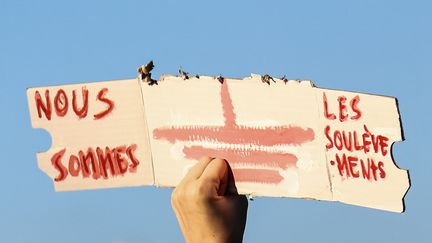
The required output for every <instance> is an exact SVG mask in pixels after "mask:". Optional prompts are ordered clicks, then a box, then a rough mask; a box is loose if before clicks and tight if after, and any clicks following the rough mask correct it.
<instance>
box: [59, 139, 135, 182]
mask: <svg viewBox="0 0 432 243" xmlns="http://www.w3.org/2000/svg"><path fill="white" fill-rule="evenodd" d="M136 149H137V145H136V144H132V145H130V146H124V145H122V146H118V147H115V148H112V149H111V148H109V147H106V148H105V150H103V149H102V148H100V147H96V149H93V148H92V147H89V148H88V149H87V150H79V151H78V153H77V155H75V154H70V155H69V160H68V164H67V167H66V166H65V165H64V164H63V163H62V158H63V156H64V154H65V152H66V149H62V150H60V151H59V152H57V153H55V154H54V155H53V156H52V158H51V163H52V165H53V166H54V168H55V169H56V170H57V171H58V173H59V175H58V176H57V177H56V178H55V179H54V180H55V181H57V182H60V181H64V180H65V179H66V178H67V176H68V175H71V176H72V177H78V176H79V175H80V174H81V176H82V178H84V179H90V178H91V179H93V180H97V179H99V178H100V177H102V178H104V179H108V178H109V177H115V176H119V175H124V174H125V173H127V172H128V171H129V173H136V171H137V167H138V165H139V163H140V162H139V160H138V159H137V158H136V156H135V151H136ZM84 151H85V152H84ZM128 168H129V170H128ZM108 171H110V175H109V174H108ZM90 176H91V177H90Z"/></svg>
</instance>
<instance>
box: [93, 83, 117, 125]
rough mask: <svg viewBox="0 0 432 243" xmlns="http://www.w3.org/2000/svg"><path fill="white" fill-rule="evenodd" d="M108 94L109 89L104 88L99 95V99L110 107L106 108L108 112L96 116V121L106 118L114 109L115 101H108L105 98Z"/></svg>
mask: <svg viewBox="0 0 432 243" xmlns="http://www.w3.org/2000/svg"><path fill="white" fill-rule="evenodd" d="M107 92H108V89H107V88H103V89H101V90H100V91H99V93H98V95H97V99H98V100H100V101H102V102H104V103H105V104H107V105H108V107H107V108H106V110H104V111H101V112H100V113H98V114H96V115H94V119H95V120H98V119H102V118H104V117H105V116H107V115H108V114H109V113H111V112H112V110H113V109H114V101H112V100H110V99H108V98H106V97H105V95H106V93H107Z"/></svg>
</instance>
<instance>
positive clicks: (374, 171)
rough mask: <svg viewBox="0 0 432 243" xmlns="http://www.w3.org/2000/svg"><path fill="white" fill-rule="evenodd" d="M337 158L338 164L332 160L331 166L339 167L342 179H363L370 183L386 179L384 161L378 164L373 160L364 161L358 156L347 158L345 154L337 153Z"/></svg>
mask: <svg viewBox="0 0 432 243" xmlns="http://www.w3.org/2000/svg"><path fill="white" fill-rule="evenodd" d="M335 156H336V157H335V159H336V163H335V162H334V161H333V160H332V161H330V164H331V165H337V169H338V171H339V175H340V176H342V177H346V178H361V179H367V180H369V181H372V180H373V181H377V180H378V179H379V178H381V179H385V177H386V172H385V170H384V163H383V162H382V161H378V163H376V162H375V161H374V159H372V158H367V159H362V158H358V157H357V156H347V155H346V154H345V153H342V154H339V153H336V155H335ZM378 173H379V174H378ZM360 175H361V177H360ZM378 176H379V178H378Z"/></svg>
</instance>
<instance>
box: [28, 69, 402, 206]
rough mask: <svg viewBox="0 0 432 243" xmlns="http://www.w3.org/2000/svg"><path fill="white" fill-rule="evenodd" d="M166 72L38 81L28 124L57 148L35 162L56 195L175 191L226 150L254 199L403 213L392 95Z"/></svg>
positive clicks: (243, 188)
mask: <svg viewBox="0 0 432 243" xmlns="http://www.w3.org/2000/svg"><path fill="white" fill-rule="evenodd" d="M275 81H276V82H275V83H272V84H271V85H267V84H265V83H263V82H262V77H261V76H259V75H252V76H251V77H248V78H244V79H227V78H226V79H224V80H223V82H219V81H218V79H216V78H214V77H203V76H201V77H199V78H190V79H188V80H183V79H182V78H181V77H175V76H165V77H163V78H162V80H161V81H159V84H158V85H152V86H149V85H147V84H145V83H143V82H140V81H138V80H137V79H131V80H119V81H109V82H99V83H87V84H77V85H65V86H58V87H41V88H32V89H29V90H28V91H27V95H28V100H29V108H30V115H31V120H32V124H33V127H35V128H44V129H47V130H48V131H49V132H50V134H51V135H52V138H53V145H52V147H51V149H50V150H49V151H47V152H45V153H39V154H38V162H39V167H40V168H41V169H42V170H43V171H44V172H46V173H47V174H48V175H49V176H50V177H51V178H53V180H54V185H55V188H56V190H57V191H64V190H80V189H96V188H109V187H123V186H139V185H156V186H164V187H175V186H176V185H177V184H178V183H179V181H180V180H181V179H182V178H183V176H184V175H185V173H187V171H188V169H189V168H190V167H191V166H193V165H194V164H195V163H196V161H197V159H199V158H200V157H202V156H206V155H207V156H212V157H222V158H225V159H226V160H227V161H228V162H229V164H230V167H231V169H232V172H233V175H234V179H235V182H236V186H237V189H238V191H239V192H240V193H242V194H248V195H252V196H273V197H297V198H312V199H318V200H330V201H340V202H344V203H348V204H354V205H359V206H366V207H372V208H377V209H383V210H388V211H394V212H402V211H403V210H404V205H403V197H404V195H405V193H406V191H407V190H408V188H409V179H408V173H407V171H406V170H401V169H399V168H397V167H396V166H395V164H394V162H393V160H392V156H391V146H392V144H393V143H394V142H395V141H400V140H402V137H401V125H400V119H399V113H398V109H397V104H396V99H395V98H393V97H384V96H377V95H369V94H361V93H353V92H346V91H336V90H328V89H320V88H316V87H314V86H313V84H312V83H311V82H310V81H302V82H299V81H294V80H289V81H287V80H284V81H283V80H279V79H275Z"/></svg>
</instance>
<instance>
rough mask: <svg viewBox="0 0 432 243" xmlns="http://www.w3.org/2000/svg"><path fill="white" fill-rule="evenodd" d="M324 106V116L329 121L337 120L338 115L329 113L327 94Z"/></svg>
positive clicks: (324, 96)
mask: <svg viewBox="0 0 432 243" xmlns="http://www.w3.org/2000/svg"><path fill="white" fill-rule="evenodd" d="M323 104H324V116H325V117H326V118H327V119H329V120H334V119H336V115H335V114H333V113H329V111H328V101H327V96H326V93H325V92H323Z"/></svg>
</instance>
